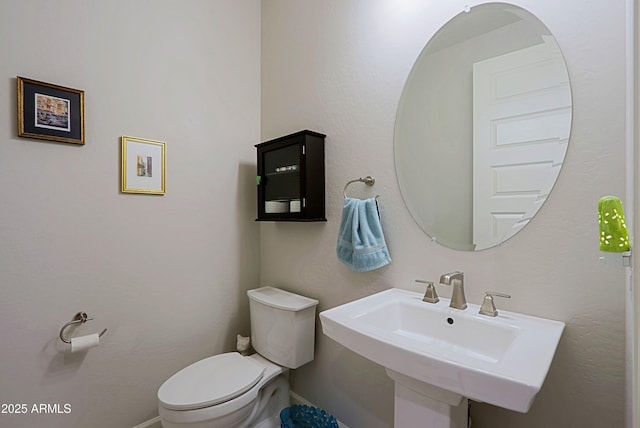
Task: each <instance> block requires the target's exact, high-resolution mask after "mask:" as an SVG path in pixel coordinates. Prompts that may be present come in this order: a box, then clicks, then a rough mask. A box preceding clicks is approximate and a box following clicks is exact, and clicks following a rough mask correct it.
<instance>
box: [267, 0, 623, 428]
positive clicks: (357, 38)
mask: <svg viewBox="0 0 640 428" xmlns="http://www.w3.org/2000/svg"><path fill="white" fill-rule="evenodd" d="M479 3H481V2H480V1H472V2H468V1H462V0H448V1H429V2H409V1H403V2H400V1H393V2H391V1H385V0H370V1H366V2H365V1H358V0H326V1H317V0H269V1H267V2H264V3H263V5H262V25H263V28H262V137H263V139H268V138H273V137H277V136H279V135H284V134H285V133H288V132H293V131H297V130H300V129H305V128H308V129H312V130H316V131H319V132H323V133H326V134H327V143H326V144H327V146H326V147H327V148H326V157H327V160H326V166H327V217H328V222H327V223H322V224H262V225H261V228H260V236H261V241H260V248H261V253H260V254H261V263H260V265H261V269H260V277H261V282H262V284H265V285H276V286H282V287H285V288H288V289H290V290H293V291H297V292H300V293H303V294H306V295H309V296H311V297H315V298H318V299H319V300H320V302H321V306H320V310H323V309H327V308H330V307H333V306H336V305H339V304H341V303H344V302H347V301H350V300H354V299H356V298H358V297H361V296H364V295H368V294H371V293H373V292H375V291H378V290H382V289H386V288H389V287H401V288H406V289H416V287H415V285H414V279H416V278H423V279H430V280H437V278H438V277H439V275H440V274H441V273H444V272H448V271H451V270H455V269H460V270H463V271H464V272H465V273H466V279H467V281H466V282H467V286H466V289H467V298H468V300H470V301H472V302H476V303H479V302H480V301H481V299H482V296H483V293H484V291H485V290H490V289H491V290H496V291H503V292H506V293H509V294H511V295H512V296H513V298H512V299H510V300H508V301H500V306H501V307H503V308H505V309H509V310H514V311H519V312H523V313H527V314H531V315H536V316H542V317H547V318H553V319H558V320H562V321H564V322H566V323H567V328H566V330H565V333H564V336H563V338H562V341H561V343H560V347H559V349H558V352H557V354H556V356H555V360H554V363H553V365H552V367H551V370H550V373H549V375H548V377H547V380H546V383H545V385H544V386H543V389H542V391H541V392H540V393H539V395H538V397H537V399H536V401H535V402H534V405H533V407H532V408H531V410H530V412H529V413H528V414H518V413H514V412H510V411H506V410H501V409H498V408H496V407H493V406H490V405H484V404H474V405H473V408H472V414H473V416H474V427H476V426H477V427H492V428H513V427H518V428H540V427H547V426H548V427H552V426H553V427H560V426H575V427H599V426H611V427H622V426H623V425H624V415H625V410H624V403H625V400H624V375H625V372H624V349H625V345H624V340H625V334H624V324H625V318H624V294H625V292H624V271H623V269H622V267H621V266H619V265H618V264H617V263H619V259H612V262H611V263H603V262H601V261H600V260H599V257H600V253H599V251H598V225H597V201H598V199H599V198H600V197H601V196H603V195H606V194H617V195H619V196H621V197H623V196H624V193H625V188H624V133H623V130H624V108H625V104H624V102H625V87H624V71H625V46H624V28H625V5H624V1H623V0H614V1H595V0H592V1H588V2H585V1H578V0H564V1H562V2H558V1H555V0H518V1H514V2H513V3H514V4H517V5H519V6H522V7H524V8H527V9H528V10H530V11H531V12H532V13H533V14H535V15H536V16H538V18H540V19H541V20H542V21H543V22H544V23H545V24H546V25H547V26H548V27H549V29H550V30H551V31H552V33H553V34H554V35H555V36H556V38H557V40H558V43H559V45H560V47H561V48H562V50H563V52H564V54H565V57H566V61H567V66H568V68H569V74H570V77H571V82H572V88H573V102H574V104H573V105H574V110H573V126H572V134H571V141H570V143H569V149H568V154H567V158H566V163H565V165H564V167H563V170H562V172H561V174H560V177H559V180H558V182H557V185H556V187H555V189H554V191H553V192H552V194H551V196H550V198H549V199H548V201H547V203H546V204H545V205H544V206H543V207H542V209H541V211H540V212H539V213H538V216H537V217H536V218H535V219H534V220H533V221H531V222H530V224H529V225H528V226H527V227H526V228H525V229H524V230H523V231H522V232H520V233H519V234H518V235H517V236H516V237H514V238H513V239H511V240H509V241H507V242H506V243H504V244H503V245H502V246H501V247H499V248H495V249H491V250H487V251H482V252H479V253H465V252H457V251H453V250H448V249H446V248H444V247H442V246H439V245H438V244H435V243H431V242H430V241H429V239H428V238H427V237H426V236H425V235H424V234H423V233H422V232H421V230H420V229H419V228H418V226H416V225H415V224H414V222H413V220H412V219H411V217H410V215H409V213H408V212H407V210H406V209H405V206H404V203H403V201H402V198H401V196H400V192H399V189H398V187H397V184H396V179H395V172H394V160H393V130H394V120H395V111H396V107H397V104H398V100H399V98H400V94H401V91H402V87H403V84H404V81H405V79H406V77H407V75H408V73H409V71H410V69H411V66H412V64H413V62H414V61H415V59H416V57H417V56H418V54H419V53H420V51H421V50H422V48H423V46H424V45H425V43H426V42H427V40H428V39H429V38H430V37H431V36H432V35H433V34H434V33H435V32H436V31H437V29H438V28H439V27H440V26H441V25H443V24H444V23H445V22H446V21H447V20H449V19H450V18H451V17H453V16H454V15H456V14H457V13H459V12H461V11H462V9H463V7H464V5H465V4H470V5H471V6H473V5H475V4H479ZM365 175H373V176H374V177H375V178H376V180H377V181H376V185H375V187H374V188H372V189H370V188H366V186H364V185H360V186H358V185H352V187H350V193H351V195H352V196H361V197H364V196H371V195H375V194H380V198H379V203H380V210H381V216H382V223H383V227H384V229H385V234H386V237H387V243H388V245H389V248H390V251H391V255H392V257H393V263H392V264H391V265H389V266H388V267H385V268H383V269H380V270H377V271H373V272H371V273H360V274H358V273H354V272H352V271H350V270H349V269H348V268H347V267H345V266H343V265H341V264H340V263H339V262H338V261H337V259H336V257H335V243H336V235H337V231H338V225H339V221H340V212H341V208H342V188H343V186H344V184H345V183H346V182H347V181H348V180H350V179H353V178H356V177H359V176H365ZM443 179H446V177H443ZM276 248H277V251H274V249H276ZM417 289H418V290H421V288H420V287H418V288H417ZM439 291H441V294H442V295H444V296H445V297H446V296H447V293H448V292H449V291H448V290H447V289H445V288H443V287H441V288H440V289H439ZM292 386H293V390H294V391H296V392H297V393H299V394H301V395H302V396H304V397H305V398H307V399H308V400H310V401H312V402H314V403H316V404H318V405H320V406H321V407H324V408H327V409H329V410H330V411H332V412H333V413H334V414H335V415H336V416H337V417H338V419H340V420H341V421H343V422H344V423H346V424H347V425H349V426H351V427H368V428H381V427H389V426H391V424H392V420H393V404H392V402H393V385H392V382H391V380H389V379H388V378H387V377H386V375H385V373H384V370H383V369H382V368H381V367H379V366H376V365H375V364H372V363H370V362H368V361H367V360H365V359H364V358H361V357H360V356H358V355H355V354H353V353H351V352H350V351H348V350H346V349H345V348H343V347H341V346H339V345H337V344H336V343H334V342H332V341H331V340H330V339H328V338H326V337H324V336H323V335H322V334H321V330H320V325H319V324H318V339H317V356H316V360H315V361H314V362H313V363H312V364H309V365H307V366H305V367H303V368H301V369H298V370H296V371H295V373H294V374H293V376H292Z"/></svg>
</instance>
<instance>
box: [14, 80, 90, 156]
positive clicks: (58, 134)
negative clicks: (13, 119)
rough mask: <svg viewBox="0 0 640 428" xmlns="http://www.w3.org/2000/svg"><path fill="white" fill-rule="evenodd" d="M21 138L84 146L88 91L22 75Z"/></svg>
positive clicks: (19, 91) (20, 93) (19, 133)
mask: <svg viewBox="0 0 640 428" xmlns="http://www.w3.org/2000/svg"><path fill="white" fill-rule="evenodd" d="M16 80H17V83H18V136H19V137H27V138H37V139H40V140H50V141H58V142H61V143H71V144H81V145H82V144H84V91H81V90H79V89H71V88H66V87H64V86H59V85H53V84H51V83H45V82H39V81H37V80H32V79H27V78H24V77H20V76H18V77H17V78H16Z"/></svg>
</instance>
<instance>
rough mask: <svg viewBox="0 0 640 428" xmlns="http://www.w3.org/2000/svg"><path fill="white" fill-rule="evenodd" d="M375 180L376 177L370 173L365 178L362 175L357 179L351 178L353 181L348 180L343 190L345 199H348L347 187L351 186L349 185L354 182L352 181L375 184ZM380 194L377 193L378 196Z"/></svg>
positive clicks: (369, 184) (368, 184)
mask: <svg viewBox="0 0 640 428" xmlns="http://www.w3.org/2000/svg"><path fill="white" fill-rule="evenodd" d="M375 182H376V179H375V178H373V177H372V176H370V175H367V176H366V177H364V178H362V177H360V178H356V179H355V180H351V181H349V182H347V184H346V185H345V186H344V190H343V191H342V195H343V196H344V198H345V199H347V187H349V185H350V184H352V183H364V184H366V185H367V186H373V185H374V184H375ZM378 196H379V195H376V198H377V197H378Z"/></svg>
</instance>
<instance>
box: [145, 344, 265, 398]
mask: <svg viewBox="0 0 640 428" xmlns="http://www.w3.org/2000/svg"><path fill="white" fill-rule="evenodd" d="M264 370H265V367H264V366H263V365H261V364H260V363H258V362H257V361H256V360H254V359H253V358H250V357H243V356H242V355H240V354H238V353H237V352H230V353H227V354H220V355H215V356H213V357H209V358H205V359H204V360H200V361H198V362H195V363H193V364H191V365H190V366H188V367H185V368H184V369H182V370H180V371H179V372H178V373H176V374H174V375H173V376H171V377H170V378H169V379H167V381H166V382H165V383H163V384H162V386H161V387H160V389H159V390H158V399H159V400H160V403H162V406H163V407H164V408H166V409H172V410H192V409H200V408H203V407H208V406H213V405H215V404H219V403H222V402H225V401H228V400H231V399H233V398H235V397H237V396H239V395H241V394H243V393H244V392H246V391H248V390H249V389H251V388H252V387H253V386H254V385H255V384H256V383H258V381H259V380H260V379H261V378H262V374H263V372H264Z"/></svg>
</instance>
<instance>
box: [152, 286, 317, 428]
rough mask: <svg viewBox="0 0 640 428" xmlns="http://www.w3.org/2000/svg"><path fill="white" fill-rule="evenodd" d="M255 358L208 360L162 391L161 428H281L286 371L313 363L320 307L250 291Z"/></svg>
mask: <svg viewBox="0 0 640 428" xmlns="http://www.w3.org/2000/svg"><path fill="white" fill-rule="evenodd" d="M247 294H248V295H249V310H250V316H251V342H252V345H253V347H254V349H255V350H256V352H257V354H253V355H250V356H243V355H241V354H239V353H237V352H229V353H225V354H220V355H215V356H213V357H209V358H205V359H204V360H200V361H198V362H196V363H193V364H191V365H190V366H188V367H185V368H184V369H182V370H180V371H179V372H177V373H176V374H174V375H173V376H171V377H170V378H169V379H167V380H166V381H165V382H164V383H163V384H162V386H161V387H160V389H159V390H158V401H159V406H158V410H159V413H160V420H161V422H162V426H163V428H218V427H219V428H234V427H242V428H244V427H255V428H279V427H280V419H279V414H280V411H281V410H282V409H283V408H285V407H287V406H289V378H288V375H289V373H288V370H289V369H290V368H291V369H295V368H298V367H300V366H302V365H303V364H306V363H308V362H310V361H312V360H313V353H314V339H315V312H316V306H317V305H318V301H317V300H314V299H310V298H308V297H303V296H299V295H297V294H293V293H289V292H287V291H284V290H280V289H277V288H273V287H262V288H258V289H255V290H249V291H248V292H247Z"/></svg>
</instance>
